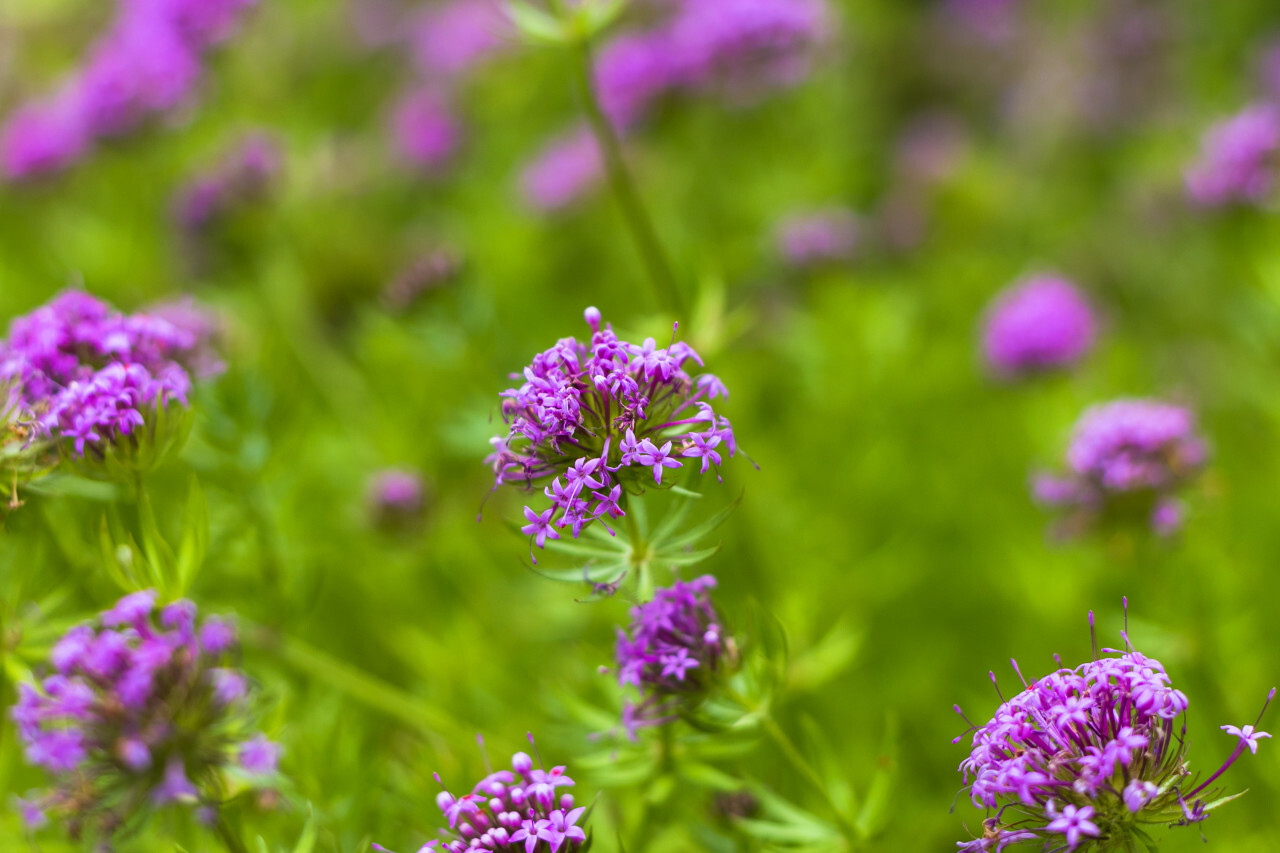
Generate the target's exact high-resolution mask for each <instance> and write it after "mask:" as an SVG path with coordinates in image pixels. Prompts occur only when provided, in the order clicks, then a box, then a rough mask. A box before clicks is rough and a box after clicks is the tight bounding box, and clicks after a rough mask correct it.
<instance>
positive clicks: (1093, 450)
mask: <svg viewBox="0 0 1280 853" xmlns="http://www.w3.org/2000/svg"><path fill="white" fill-rule="evenodd" d="M1207 456H1208V450H1207V448H1206V446H1205V442H1204V439H1203V438H1201V436H1200V434H1199V433H1198V431H1197V429H1196V423H1195V416H1194V415H1193V414H1192V413H1191V411H1190V410H1189V409H1185V408H1183V407H1181V406H1174V405H1172V404H1169V403H1164V402H1161V401H1159V400H1130V399H1121V400H1114V401H1112V402H1110V403H1104V404H1101V405H1097V406H1094V407H1092V408H1090V409H1089V410H1087V411H1086V412H1085V413H1084V415H1083V416H1082V417H1081V418H1080V420H1079V422H1078V423H1077V424H1076V427H1075V432H1074V434H1073V436H1072V439H1071V446H1070V447H1069V448H1068V450H1067V467H1068V472H1067V473H1066V474H1065V475H1062V476H1052V475H1041V476H1038V477H1036V478H1035V480H1034V482H1033V491H1034V493H1035V497H1036V500H1037V501H1038V502H1040V503H1042V504H1044V505H1046V506H1050V507H1062V508H1066V509H1069V510H1071V511H1072V512H1073V514H1074V518H1072V519H1071V522H1072V524H1073V526H1076V527H1081V526H1087V525H1088V524H1091V523H1093V522H1096V521H1099V520H1114V521H1123V520H1126V519H1130V518H1132V517H1135V516H1136V517H1138V518H1140V519H1142V520H1143V521H1145V522H1146V523H1148V524H1150V525H1151V527H1152V528H1153V529H1154V530H1155V531H1156V532H1158V533H1161V534H1168V533H1172V532H1174V531H1175V530H1177V529H1178V528H1179V527H1180V525H1181V521H1182V509H1181V504H1180V502H1179V501H1178V499H1177V492H1178V491H1179V490H1180V489H1181V488H1182V487H1184V486H1185V485H1186V484H1187V483H1189V482H1190V481H1191V480H1192V479H1194V478H1195V476H1196V475H1197V474H1199V473H1200V471H1201V469H1203V467H1204V464H1205V461H1206V458H1207Z"/></svg>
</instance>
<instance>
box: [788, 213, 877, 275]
mask: <svg viewBox="0 0 1280 853" xmlns="http://www.w3.org/2000/svg"><path fill="white" fill-rule="evenodd" d="M862 227H863V226H862V223H861V222H860V221H859V219H858V217H857V216H856V215H855V214H854V213H853V212H852V211H850V210H846V209H845V208H832V209H830V210H818V211H813V212H811V213H801V214H795V215H792V216H788V217H787V218H785V219H783V220H782V222H781V223H779V225H778V233H777V240H778V248H779V250H780V251H781V253H782V257H783V258H784V259H785V260H786V262H787V263H788V264H789V265H790V266H793V267H813V266H819V265H822V264H836V263H843V262H846V261H850V260H852V259H853V258H854V256H855V254H856V253H857V251H858V248H859V247H860V244H861V242H862Z"/></svg>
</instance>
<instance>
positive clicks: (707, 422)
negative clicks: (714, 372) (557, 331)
mask: <svg viewBox="0 0 1280 853" xmlns="http://www.w3.org/2000/svg"><path fill="white" fill-rule="evenodd" d="M585 317H586V320H587V323H588V324H589V325H590V327H591V330H592V335H591V339H590V341H589V342H586V343H583V342H581V341H579V340H577V339H576V338H562V339H561V340H560V341H559V342H557V343H556V345H555V346H554V347H552V348H551V349H549V350H547V351H546V352H543V353H539V354H538V355H537V356H535V357H534V359H533V363H532V364H530V365H529V366H528V367H526V368H525V369H524V370H523V372H522V373H519V374H514V375H513V377H512V378H515V379H523V380H524V381H523V383H522V384H521V385H520V386H519V387H517V388H512V389H510V390H507V391H504V392H503V393H502V396H503V397H504V398H505V399H504V400H503V404H502V415H503V419H504V420H505V421H506V422H507V425H508V431H507V434H506V435H501V436H497V437H495V438H493V439H492V440H491V443H492V445H493V448H494V450H493V453H491V454H490V455H489V456H488V457H487V458H486V462H488V463H489V464H490V465H491V466H492V468H493V473H494V477H495V479H496V484H495V487H496V486H500V485H503V484H512V485H523V486H524V487H525V488H528V489H532V488H533V487H534V486H535V485H537V484H546V487H545V489H544V494H545V495H546V497H547V498H548V499H550V501H551V506H550V507H549V508H548V509H546V510H543V511H542V512H537V511H535V510H534V509H532V508H530V507H525V510H524V515H525V518H526V520H527V521H528V524H526V525H525V526H524V527H523V528H522V530H523V532H524V533H525V534H526V535H528V536H531V537H534V540H535V543H536V544H537V545H538V547H542V546H543V545H544V544H545V541H546V539H557V538H559V534H558V533H557V532H556V528H557V527H559V528H565V527H568V528H570V529H571V530H572V531H573V535H574V536H575V537H576V536H577V535H578V534H579V532H581V530H582V529H583V527H585V526H586V525H588V524H590V523H591V522H592V521H594V520H595V519H597V518H599V517H601V516H604V515H608V516H610V517H612V518H617V517H619V516H622V515H625V504H623V503H621V500H622V498H623V497H624V495H625V494H630V495H639V494H642V493H643V492H644V491H645V489H646V488H654V487H659V488H669V487H671V486H673V485H675V482H676V479H677V478H676V477H675V476H673V475H672V473H671V472H675V471H678V470H679V469H680V468H682V467H683V462H682V461H681V459H684V458H690V457H701V458H702V462H703V464H702V470H703V471H704V472H705V471H706V470H707V468H708V465H709V464H715V465H717V466H718V465H719V464H720V462H721V453H720V451H723V452H724V454H725V455H728V456H733V454H734V449H735V446H734V443H733V428H732V427H731V426H730V424H729V421H728V420H727V419H726V418H724V417H720V416H718V415H716V413H715V410H714V409H713V408H712V407H711V404H710V403H709V402H708V401H709V400H710V399H711V398H712V397H716V396H727V394H726V393H725V389H724V386H723V384H722V383H721V382H720V381H719V380H718V379H715V378H714V377H709V375H707V374H703V375H702V376H699V377H697V378H693V377H691V376H690V375H689V373H687V372H686V370H685V368H686V366H687V365H688V364H689V363H690V362H693V363H696V364H698V365H701V364H702V359H701V358H700V357H699V356H698V354H697V353H695V352H694V351H693V349H692V348H690V347H689V345H688V344H685V343H683V342H680V341H673V342H672V343H671V344H670V345H669V346H666V347H659V346H658V345H657V343H656V342H655V341H654V340H653V338H647V339H646V340H645V341H644V343H642V344H632V343H628V342H627V341H624V340H621V339H620V338H619V337H618V336H617V334H615V333H614V331H613V328H612V327H611V326H609V325H607V324H606V325H603V326H602V325H601V318H600V312H599V311H597V310H596V309H594V308H588V309H587V311H586V312H585ZM691 451H693V452H691ZM593 501H594V504H593Z"/></svg>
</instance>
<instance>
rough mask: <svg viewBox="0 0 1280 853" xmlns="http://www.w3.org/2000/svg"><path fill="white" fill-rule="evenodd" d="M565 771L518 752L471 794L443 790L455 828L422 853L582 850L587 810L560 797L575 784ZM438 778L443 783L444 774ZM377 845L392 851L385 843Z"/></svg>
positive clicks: (443, 807) (442, 804)
mask: <svg viewBox="0 0 1280 853" xmlns="http://www.w3.org/2000/svg"><path fill="white" fill-rule="evenodd" d="M529 742H530V743H533V735H529ZM534 751H535V753H536V751H537V750H536V747H535V750H534ZM539 764H541V757H539ZM564 771H565V768H564V767H553V768H551V769H550V770H546V769H543V768H535V767H534V763H533V759H531V758H530V757H529V756H528V755H527V754H525V753H523V752H517V753H516V754H515V755H514V756H513V757H512V759H511V770H509V771H508V770H499V771H498V772H496V773H490V774H489V775H488V776H486V777H485V778H484V779H481V780H480V781H479V782H477V783H476V785H475V787H474V788H472V790H471V792H470V793H468V794H463V795H462V796H460V797H455V796H454V795H453V794H451V793H449V792H448V791H447V790H442V791H441V792H440V794H439V795H438V796H437V797H436V805H437V806H438V807H439V808H440V811H441V812H442V813H443V814H444V818H445V821H446V822H447V823H448V825H449V829H448V830H441V832H440V835H441V839H442V840H438V841H428V842H427V844H426V846H424V847H423V848H421V850H420V851H419V853H423V851H438V853H467V851H481V850H482V851H493V853H577V851H578V850H580V849H581V848H582V846H583V844H584V843H585V842H586V840H587V834H586V832H585V830H583V828H582V827H580V826H578V821H580V820H582V819H583V815H584V814H585V813H586V811H587V810H586V808H585V807H582V806H579V807H577V808H574V798H573V795H572V794H568V793H565V794H561V795H560V796H559V797H557V796H556V794H555V790H556V789H557V788H561V787H572V786H573V785H574V781H573V780H572V779H570V778H569V777H568V776H567V775H565V772H564ZM435 778H436V781H437V782H440V776H439V774H437V775H436V777H435ZM440 784H441V787H443V786H444V783H443V782H441V783H440ZM373 849H375V850H379V851H385V853H390V851H387V848H385V847H383V846H381V845H379V844H375V845H373Z"/></svg>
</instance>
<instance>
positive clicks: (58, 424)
mask: <svg viewBox="0 0 1280 853" xmlns="http://www.w3.org/2000/svg"><path fill="white" fill-rule="evenodd" d="M202 317H203V315H202V314H200V312H197V311H195V310H194V309H191V308H187V309H186V310H185V311H184V312H183V313H181V314H179V313H174V312H170V313H169V314H168V315H167V316H166V315H165V314H162V313H138V314H132V315H127V314H121V313H119V312H116V311H113V310H112V309H111V308H110V307H109V306H108V305H107V304H106V303H104V302H102V301H101V300H99V299H97V298H95V297H93V296H91V295H89V294H88V293H84V292H82V291H76V290H71V291H67V292H65V293H63V294H61V295H60V296H58V297H57V298H55V299H54V300H53V301H52V302H50V303H49V304H48V305H45V306H42V307H40V308H37V309H36V310H35V311H33V312H31V313H30V314H27V315H26V316H23V317H19V318H17V319H15V320H14V321H13V323H12V324H11V325H10V327H9V337H8V338H7V339H6V340H4V341H0V381H5V382H8V383H12V385H13V387H14V388H15V389H16V393H17V403H18V404H20V405H21V406H22V407H24V408H25V409H26V410H27V411H29V412H30V413H31V414H32V415H33V416H34V422H33V423H34V428H35V429H36V430H37V431H38V432H39V433H40V434H41V435H43V436H47V437H48V438H49V439H50V440H52V441H53V442H54V443H55V444H56V446H57V447H58V449H59V450H60V451H61V454H62V456H63V457H64V459H65V460H67V461H68V462H70V463H71V464H72V466H73V467H75V468H76V470H78V471H79V472H81V473H85V474H88V475H91V476H103V475H105V476H108V477H116V476H121V475H122V474H123V473H124V472H126V471H127V472H137V471H141V470H145V469H146V468H149V467H151V466H153V465H154V464H155V463H156V462H158V461H159V460H160V458H162V457H163V456H164V455H165V454H166V453H168V452H169V451H171V450H173V449H174V448H176V447H177V446H179V445H180V444H181V442H182V440H183V438H184V437H185V435H186V430H187V428H188V427H189V417H188V411H187V401H188V396H189V394H190V393H191V386H192V377H193V376H206V375H210V374H212V373H214V372H217V371H218V370H220V369H221V365H220V363H218V362H217V360H216V359H214V358H212V356H211V355H210V354H209V348H210V340H211V336H212V326H211V325H210V324H209V323H208V321H207V319H202Z"/></svg>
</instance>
